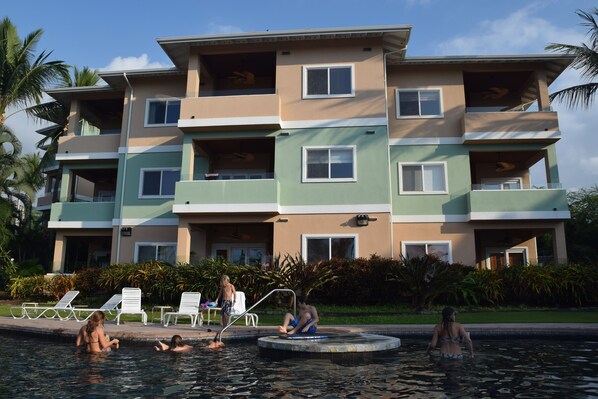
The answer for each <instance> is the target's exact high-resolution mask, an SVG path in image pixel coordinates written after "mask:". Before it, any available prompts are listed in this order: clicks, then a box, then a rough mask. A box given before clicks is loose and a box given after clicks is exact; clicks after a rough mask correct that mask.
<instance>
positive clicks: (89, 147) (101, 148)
mask: <svg viewBox="0 0 598 399" xmlns="http://www.w3.org/2000/svg"><path fill="white" fill-rule="evenodd" d="M119 145H120V134H109V135H98V136H63V137H60V138H59V139H58V153H57V154H56V159H57V160H62V161H64V160H69V159H118V146H119Z"/></svg>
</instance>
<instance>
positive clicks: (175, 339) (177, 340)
mask: <svg viewBox="0 0 598 399" xmlns="http://www.w3.org/2000/svg"><path fill="white" fill-rule="evenodd" d="M179 346H183V338H182V337H181V336H180V335H173V336H172V339H171V340H170V350H173V349H174V348H178V347H179Z"/></svg>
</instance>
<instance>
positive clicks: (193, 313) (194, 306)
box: [164, 292, 203, 327]
mask: <svg viewBox="0 0 598 399" xmlns="http://www.w3.org/2000/svg"><path fill="white" fill-rule="evenodd" d="M200 301H201V293H200V292H183V295H181V303H180V305H179V310H178V311H176V312H166V313H164V327H168V323H170V317H171V316H174V325H175V326H176V323H177V321H178V319H179V317H180V316H189V317H190V318H191V327H195V325H196V324H197V323H198V320H199V325H200V326H201V325H202V324H203V316H202V314H201V306H200V304H199V302H200Z"/></svg>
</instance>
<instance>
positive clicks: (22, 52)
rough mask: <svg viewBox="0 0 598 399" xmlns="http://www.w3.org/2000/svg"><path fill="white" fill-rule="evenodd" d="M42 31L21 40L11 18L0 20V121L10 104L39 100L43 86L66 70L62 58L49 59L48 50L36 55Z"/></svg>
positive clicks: (4, 118)
mask: <svg viewBox="0 0 598 399" xmlns="http://www.w3.org/2000/svg"><path fill="white" fill-rule="evenodd" d="M42 33H43V31H42V30H41V29H38V30H35V31H33V32H31V33H29V34H28V35H27V36H25V38H24V39H23V40H21V38H20V37H19V35H18V33H17V28H16V26H14V25H13V23H12V22H11V21H10V19H8V18H4V19H3V20H2V22H0V125H3V124H4V122H5V120H6V119H7V118H8V117H9V116H10V115H8V116H6V110H7V109H8V107H9V106H12V107H16V108H19V110H20V109H22V108H24V107H26V106H27V104H30V103H33V102H35V103H39V102H40V100H41V96H42V92H43V89H44V88H45V87H46V86H48V85H49V84H51V83H54V82H55V81H56V80H57V79H59V78H60V77H62V76H64V75H66V74H68V68H67V65H65V64H64V63H63V62H62V61H49V60H48V58H49V57H50V54H52V52H51V51H50V52H47V51H45V50H44V51H42V52H41V53H40V54H38V55H37V57H36V56H35V48H36V47H37V44H38V43H39V40H40V38H41V35H42ZM17 112H18V111H17Z"/></svg>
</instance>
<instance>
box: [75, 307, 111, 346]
mask: <svg viewBox="0 0 598 399" xmlns="http://www.w3.org/2000/svg"><path fill="white" fill-rule="evenodd" d="M105 320H106V316H105V314H104V312H102V311H101V310H96V311H95V312H93V314H92V315H91V317H90V318H89V320H88V321H87V324H86V325H84V326H83V327H81V329H80V330H79V334H78V335H77V342H76V344H77V346H81V345H85V349H86V350H87V352H88V353H101V352H110V350H111V348H116V349H118V346H119V340H118V339H116V338H115V339H112V340H110V339H109V338H108V336H107V335H106V333H105V332H104V322H105Z"/></svg>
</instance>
